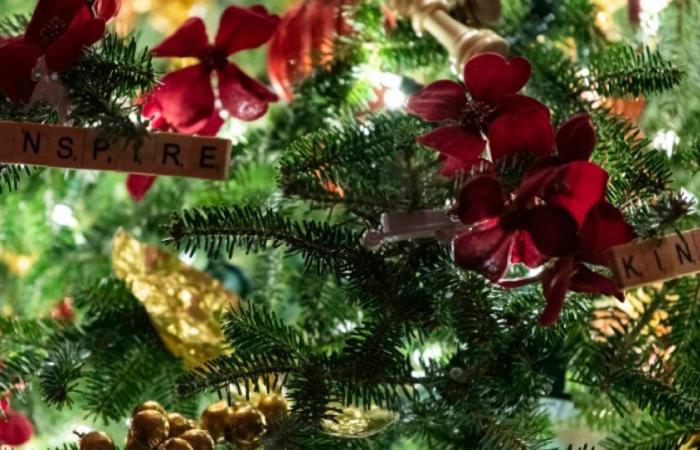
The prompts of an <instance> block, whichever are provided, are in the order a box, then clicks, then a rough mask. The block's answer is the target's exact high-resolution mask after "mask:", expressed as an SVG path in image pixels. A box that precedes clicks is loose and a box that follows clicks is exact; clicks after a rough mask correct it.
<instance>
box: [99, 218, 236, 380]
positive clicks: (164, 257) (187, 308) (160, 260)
mask: <svg viewBox="0 0 700 450" xmlns="http://www.w3.org/2000/svg"><path fill="white" fill-rule="evenodd" d="M112 268H113V270H114V273H115V275H116V276H117V278H119V279H121V280H124V281H125V282H126V284H127V285H128V286H129V289H130V290H131V292H132V293H133V294H134V296H135V297H136V298H137V299H138V300H139V301H140V302H141V303H142V304H143V305H144V307H145V308H146V311H147V312H148V315H149V316H150V318H151V322H152V323H153V326H154V327H155V329H156V331H157V332H158V334H159V336H160V338H161V339H162V340H163V343H164V344H165V346H166V347H167V348H168V350H169V351H170V352H171V353H172V354H173V355H175V356H177V357H179V358H182V359H183V360H184V361H185V363H186V365H187V366H188V367H194V366H198V365H201V364H203V363H204V362H205V361H207V360H209V359H212V358H215V357H217V356H219V355H221V354H222V353H223V352H224V349H225V346H224V336H223V334H222V332H221V329H220V328H219V318H220V317H221V315H222V314H223V313H224V311H225V310H226V309H227V308H228V307H229V306H233V307H238V305H239V301H240V300H239V298H238V296H237V295H236V294H234V293H231V292H229V291H227V290H226V289H224V287H223V286H222V285H221V283H220V282H219V281H218V280H216V279H215V278H213V277H212V276H211V275H209V274H208V273H205V272H201V271H199V270H197V269H195V268H193V267H190V266H188V265H186V264H184V263H183V262H181V261H180V260H179V259H178V258H177V257H176V256H174V255H171V254H170V253H167V252H165V251H164V250H162V249H160V248H158V247H156V246H153V245H149V244H144V243H142V242H139V241H137V240H136V239H134V238H133V237H132V236H131V235H129V234H128V233H126V232H124V231H118V232H117V234H116V235H115V236H114V239H113V241H112Z"/></svg>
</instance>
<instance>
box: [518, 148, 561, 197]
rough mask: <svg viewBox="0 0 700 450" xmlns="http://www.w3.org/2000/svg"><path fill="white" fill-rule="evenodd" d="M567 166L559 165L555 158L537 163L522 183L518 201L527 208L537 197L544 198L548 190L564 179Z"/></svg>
mask: <svg viewBox="0 0 700 450" xmlns="http://www.w3.org/2000/svg"><path fill="white" fill-rule="evenodd" d="M565 171H566V166H562V165H561V164H559V161H558V160H557V159H556V158H555V157H550V156H545V157H543V158H540V159H538V160H537V161H535V162H534V163H533V164H532V166H531V168H530V169H529V170H528V171H527V172H526V173H525V175H524V176H523V179H522V180H521V181H520V186H518V191H517V195H516V199H517V201H518V203H519V204H520V205H523V206H527V205H528V204H530V203H531V202H532V201H533V200H534V199H535V197H543V196H544V194H545V191H546V190H547V188H549V187H550V186H552V184H553V183H554V182H555V181H557V180H558V179H560V178H562V177H563V174H564V172H565Z"/></svg>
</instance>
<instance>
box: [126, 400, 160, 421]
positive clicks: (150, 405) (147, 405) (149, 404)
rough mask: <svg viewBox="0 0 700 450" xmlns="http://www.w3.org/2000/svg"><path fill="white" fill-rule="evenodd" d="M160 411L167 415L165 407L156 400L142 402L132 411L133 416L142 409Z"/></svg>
mask: <svg viewBox="0 0 700 450" xmlns="http://www.w3.org/2000/svg"><path fill="white" fill-rule="evenodd" d="M150 410H153V411H158V412H159V413H161V414H162V415H164V416H165V415H166V414H167V413H166V412H165V408H163V406H162V405H161V404H160V403H158V402H157V401H155V400H148V401H146V402H143V403H141V404H140V405H139V406H137V407H136V408H134V410H133V411H132V412H131V417H134V416H135V415H136V414H138V413H140V412H141V411H150Z"/></svg>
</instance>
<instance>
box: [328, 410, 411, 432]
mask: <svg viewBox="0 0 700 450" xmlns="http://www.w3.org/2000/svg"><path fill="white" fill-rule="evenodd" d="M398 418H399V416H398V414H396V413H393V412H391V411H387V410H385V409H380V408H372V409H369V410H363V409H360V408H355V407H348V408H344V409H343V410H342V412H341V413H339V414H337V415H336V416H335V417H334V420H324V421H323V428H324V430H325V432H326V433H327V434H330V435H332V436H338V437H342V438H365V437H368V436H372V435H375V434H377V433H380V432H381V431H382V430H384V429H385V428H387V427H388V426H390V425H391V424H393V423H394V422H396V421H397V420H398Z"/></svg>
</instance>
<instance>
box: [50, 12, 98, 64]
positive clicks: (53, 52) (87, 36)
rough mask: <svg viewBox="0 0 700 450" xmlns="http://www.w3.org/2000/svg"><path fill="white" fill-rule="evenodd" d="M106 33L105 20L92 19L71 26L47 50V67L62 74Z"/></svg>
mask: <svg viewBox="0 0 700 450" xmlns="http://www.w3.org/2000/svg"><path fill="white" fill-rule="evenodd" d="M104 33H105V21H104V19H90V20H87V21H84V22H80V23H77V24H75V25H71V26H70V27H69V28H68V29H67V30H66V31H65V33H63V34H62V35H61V36H60V37H59V38H58V39H56V40H55V41H54V42H53V44H51V45H49V47H48V48H47V49H46V65H47V66H48V68H49V69H51V70H54V71H56V72H62V71H64V70H66V69H67V68H68V67H70V66H71V65H73V63H75V62H76V61H77V60H78V59H79V58H80V57H81V56H82V54H83V51H84V50H85V48H86V47H89V46H90V45H92V44H94V43H95V42H97V41H99V40H100V39H102V36H103V35H104Z"/></svg>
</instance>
